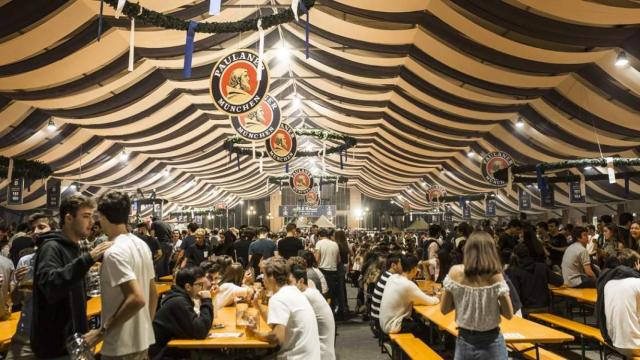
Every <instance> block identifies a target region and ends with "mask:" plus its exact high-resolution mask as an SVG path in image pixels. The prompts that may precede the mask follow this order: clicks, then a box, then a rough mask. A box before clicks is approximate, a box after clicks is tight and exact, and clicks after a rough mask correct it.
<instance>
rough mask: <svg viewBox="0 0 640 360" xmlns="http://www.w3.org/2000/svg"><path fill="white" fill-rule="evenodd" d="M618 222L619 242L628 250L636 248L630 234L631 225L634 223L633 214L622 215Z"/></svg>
mask: <svg viewBox="0 0 640 360" xmlns="http://www.w3.org/2000/svg"><path fill="white" fill-rule="evenodd" d="M618 220H619V221H618V240H619V241H620V242H622V244H624V247H626V248H628V249H632V248H634V247H635V244H633V242H632V241H631V234H630V232H629V229H630V228H631V223H632V222H633V214H631V213H628V212H623V213H622V214H620V216H619V219H618Z"/></svg>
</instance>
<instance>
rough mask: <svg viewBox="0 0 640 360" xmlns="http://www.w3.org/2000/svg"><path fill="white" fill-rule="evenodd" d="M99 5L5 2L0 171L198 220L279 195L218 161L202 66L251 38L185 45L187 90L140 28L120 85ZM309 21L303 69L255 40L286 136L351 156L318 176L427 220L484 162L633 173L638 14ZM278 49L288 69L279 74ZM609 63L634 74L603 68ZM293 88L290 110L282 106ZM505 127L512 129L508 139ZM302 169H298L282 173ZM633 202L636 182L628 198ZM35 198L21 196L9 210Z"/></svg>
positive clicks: (411, 7) (195, 8) (517, 12)
mask: <svg viewBox="0 0 640 360" xmlns="http://www.w3.org/2000/svg"><path fill="white" fill-rule="evenodd" d="M36 3H37V2H36ZM141 3H142V4H143V5H144V6H147V7H149V8H152V9H155V10H158V11H163V12H166V13H172V14H173V15H175V16H178V17H180V18H183V19H196V20H198V21H202V19H204V21H231V20H237V19H240V18H246V17H249V18H250V17H253V16H255V14H256V8H257V6H256V7H253V6H252V5H256V4H257V3H263V4H264V5H263V6H261V8H262V11H263V13H264V12H266V11H271V10H270V8H269V7H268V4H270V3H269V2H260V1H256V0H233V1H227V2H225V3H224V4H223V7H222V9H223V11H222V14H221V15H220V16H219V17H216V18H211V17H209V16H208V15H207V4H208V2H207V1H196V2H193V1H185V0H162V1H158V0H142V1H141ZM30 4H31V3H30ZM99 4H100V2H99V1H96V0H75V1H63V0H55V1H46V2H44V3H43V4H40V5H37V6H36V5H33V6H31V5H30V7H32V8H29V9H25V8H24V6H25V5H24V3H23V2H20V1H17V0H14V1H8V2H6V1H3V2H0V54H2V55H1V56H0V119H1V121H0V154H2V155H6V156H20V157H27V158H30V159H38V160H42V161H46V162H48V163H50V164H51V165H52V166H53V168H54V169H55V170H56V176H57V177H60V178H62V179H64V180H66V183H68V182H70V181H79V182H80V183H82V184H83V185H84V187H83V189H84V190H85V191H88V192H91V193H100V192H102V191H104V189H107V188H118V189H128V190H133V189H135V188H137V187H141V188H143V189H145V190H151V189H156V192H157V193H158V196H161V197H163V198H167V199H169V200H170V201H171V202H172V203H175V204H183V205H190V206H196V207H198V206H210V205H211V204H212V203H213V202H214V201H217V200H227V201H228V202H229V203H231V204H233V203H234V202H236V201H237V200H238V199H239V198H259V197H264V196H265V195H267V194H268V193H270V192H272V191H276V187H275V186H272V187H270V188H269V189H268V190H267V188H266V187H265V183H266V177H267V176H268V175H269V174H271V175H280V174H282V172H283V167H282V166H279V165H277V164H275V163H272V162H270V161H266V162H265V166H264V170H265V172H264V173H262V174H260V173H259V171H258V163H257V162H256V161H253V160H252V159H250V158H248V157H244V158H241V159H240V170H238V168H237V164H236V162H235V159H233V161H231V162H230V161H229V158H228V157H227V154H226V152H225V151H224V150H223V149H222V146H221V144H222V141H223V140H224V139H225V138H226V137H227V136H229V135H231V134H232V133H233V130H232V129H231V128H230V126H229V124H228V121H227V117H226V116H225V115H224V114H222V113H220V112H219V111H217V110H216V109H215V107H214V106H213V104H212V102H211V99H210V97H209V90H208V79H209V73H210V71H211V67H212V64H213V63H215V62H216V61H217V59H219V58H220V57H221V56H222V55H223V54H224V52H225V51H227V50H228V49H234V48H256V47H257V40H258V35H257V33H245V34H240V35H238V34H231V35H230V34H215V35H207V34H198V35H197V36H196V43H195V49H196V52H195V54H194V60H193V75H192V78H191V79H188V80H185V79H183V78H182V65H183V52H184V41H185V33H184V32H179V31H173V30H165V29H158V28H153V27H150V26H146V25H144V24H140V23H137V24H136V29H137V30H136V50H135V70H134V71H133V72H128V71H127V59H128V49H129V44H128V39H129V29H128V27H129V21H128V19H124V18H121V19H119V20H116V19H115V18H114V17H113V9H111V8H110V7H108V6H107V7H105V24H104V25H105V26H104V31H103V35H102V39H101V41H100V42H97V41H96V32H97V24H98V16H97V14H98V8H99ZM247 5H248V6H247ZM310 18H311V36H310V46H311V51H310V53H311V58H310V59H308V60H307V59H305V58H304V41H303V39H304V24H294V23H291V24H286V25H283V26H281V27H280V28H279V29H278V28H274V29H271V30H269V31H268V32H267V36H266V45H267V46H266V48H267V59H268V61H269V66H270V68H271V77H272V85H271V89H272V90H271V92H272V94H273V95H274V96H275V97H276V98H278V99H279V101H280V104H281V107H282V108H283V113H284V115H285V116H289V117H290V118H289V122H290V123H292V124H293V125H294V126H302V125H303V124H304V125H305V126H312V127H322V128H327V129H331V130H335V131H339V132H343V133H346V134H349V135H351V136H354V137H356V138H357V139H358V141H359V143H358V146H357V147H356V148H355V149H353V150H351V151H350V152H349V159H348V161H347V163H346V166H345V167H344V169H340V166H339V158H338V155H337V154H336V155H332V156H329V157H328V159H327V170H328V172H329V173H330V174H341V175H346V176H349V177H351V179H352V180H350V181H349V186H351V187H356V188H358V189H360V190H361V191H362V192H363V193H365V194H366V195H368V196H371V197H375V198H391V197H394V198H395V199H399V198H398V197H397V196H398V194H400V196H401V198H400V199H401V201H405V200H407V201H409V202H410V203H411V205H412V207H413V208H423V207H424V206H425V205H426V204H425V200H424V189H423V186H424V183H425V182H426V183H427V184H440V185H443V186H445V187H447V188H448V189H449V191H450V192H451V193H460V194H463V193H469V192H478V191H486V190H487V189H488V188H489V187H488V186H487V184H486V183H485V182H484V181H483V180H482V176H481V171H480V160H481V158H480V156H481V154H483V153H486V152H490V151H496V150H501V151H506V152H508V153H510V154H511V155H512V156H513V157H514V159H516V161H519V162H524V163H529V162H540V161H554V160H559V159H569V158H580V157H598V156H600V151H599V146H600V147H601V149H602V153H603V154H605V155H619V156H623V157H637V156H638V152H639V150H640V149H639V147H638V146H639V144H640V130H639V128H638V125H639V124H640V116H639V111H640V73H639V72H638V70H637V69H638V65H639V63H638V58H640V5H639V4H638V3H637V2H635V1H630V0H629V1H627V0H615V1H614V0H609V1H605V0H599V1H580V0H563V1H562V2H556V1H544V0H509V1H498V0H490V1H472V0H431V1H428V0H405V1H387V0H351V1H346V0H345V1H336V0H318V4H317V5H316V6H315V7H314V8H313V9H312V11H311V14H310ZM283 38H284V41H285V42H286V43H287V44H288V46H289V47H290V48H291V52H292V55H291V57H290V59H289V61H288V62H286V61H283V60H282V59H281V58H279V57H278V49H279V47H280V46H281V43H282V39H283ZM620 51H625V52H626V53H627V56H628V57H629V59H630V66H628V67H623V68H620V67H616V66H615V65H614V62H615V58H616V56H617V54H618V52H620ZM294 85H295V89H296V91H297V93H298V94H299V95H300V96H301V97H302V98H303V106H302V108H301V109H294V108H293V106H292V104H291V99H292V98H293V94H294ZM518 116H522V117H523V118H524V119H525V120H526V126H525V127H524V128H517V127H516V126H515V119H517V118H518ZM49 120H53V121H54V122H55V124H56V125H57V128H56V130H55V131H51V130H48V129H47V124H48V122H49ZM596 132H597V136H596ZM303 142H304V141H303ZM308 142H309V143H311V144H314V142H313V141H308ZM598 142H599V144H598ZM315 146H316V148H317V147H318V146H319V144H318V143H317V142H315ZM123 150H126V151H127V153H128V154H129V157H128V160H127V161H126V162H123V161H121V160H120V157H119V155H120V154H121V152H122V151H123ZM469 150H473V151H474V152H475V153H476V156H474V157H468V156H467V152H468V151H469ZM312 162H313V160H312V159H298V160H296V161H295V162H294V164H293V167H296V166H311V165H312ZM167 169H168V171H169V175H166V174H165V170H167ZM441 169H446V170H447V171H446V173H443V172H442V171H441ZM6 185H7V182H6V181H4V182H2V183H0V186H1V187H6ZM557 190H558V191H557V194H556V198H557V202H558V203H560V204H567V203H568V188H567V186H566V185H560V186H559V188H558V189H557ZM639 190H640V183H639V182H637V181H636V180H632V182H631V193H633V194H635V193H638V192H639ZM588 195H589V200H590V201H593V202H608V201H620V200H622V199H624V189H623V186H622V184H615V185H610V184H605V183H589V184H588ZM5 196H6V191H0V200H3V198H4V197H5ZM536 196H537V194H534V198H535V197H536ZM44 197H45V192H44V189H43V187H42V186H41V184H34V186H32V187H31V189H30V191H28V192H27V197H26V201H25V205H23V206H22V208H29V207H35V206H39V205H42V204H44ZM498 199H499V202H498V213H506V212H513V211H515V210H516V209H517V199H515V198H513V197H509V196H508V195H507V194H506V193H505V192H504V191H502V190H501V191H500V197H499V198H498ZM534 203H536V201H534ZM472 206H473V210H474V211H475V212H476V213H480V211H481V209H480V207H479V206H478V204H475V205H472Z"/></svg>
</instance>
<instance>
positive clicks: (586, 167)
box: [584, 166, 593, 170]
mask: <svg viewBox="0 0 640 360" xmlns="http://www.w3.org/2000/svg"><path fill="white" fill-rule="evenodd" d="M584 169H585V170H591V169H593V167H591V166H585V167H584Z"/></svg>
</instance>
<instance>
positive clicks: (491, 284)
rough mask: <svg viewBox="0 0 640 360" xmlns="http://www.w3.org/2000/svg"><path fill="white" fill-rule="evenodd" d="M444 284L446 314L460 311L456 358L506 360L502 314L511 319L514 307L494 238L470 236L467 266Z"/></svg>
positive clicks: (480, 233)
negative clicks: (500, 326) (501, 323)
mask: <svg viewBox="0 0 640 360" xmlns="http://www.w3.org/2000/svg"><path fill="white" fill-rule="evenodd" d="M442 285H443V286H444V293H443V295H442V308H441V311H442V313H443V314H445V315H446V314H448V313H450V312H451V311H453V310H454V309H455V310H456V325H457V326H458V338H457V339H456V352H455V357H454V358H455V359H495V360H506V359H507V347H506V344H505V341H504V337H503V336H502V334H501V333H500V328H499V325H500V315H502V316H504V317H505V318H507V319H511V318H512V317H513V307H512V305H511V299H510V298H509V286H508V285H507V282H506V281H505V280H504V276H503V275H502V264H501V263H500V257H499V256H498V250H497V249H496V246H495V242H494V241H493V238H492V237H491V235H489V234H488V233H486V232H484V231H476V232H474V233H472V234H471V236H469V239H468V240H467V243H466V245H465V247H464V260H463V264H462V265H456V266H454V267H452V268H451V270H450V271H449V274H448V275H447V277H446V278H445V279H444V282H443V284H442ZM387 286H388V285H387ZM385 294H386V291H385Z"/></svg>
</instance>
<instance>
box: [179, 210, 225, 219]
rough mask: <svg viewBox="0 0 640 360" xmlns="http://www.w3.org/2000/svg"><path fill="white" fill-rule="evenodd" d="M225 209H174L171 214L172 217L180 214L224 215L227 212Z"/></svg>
mask: <svg viewBox="0 0 640 360" xmlns="http://www.w3.org/2000/svg"><path fill="white" fill-rule="evenodd" d="M225 213H226V210H225V211H222V210H220V209H211V210H197V211H172V212H171V213H170V214H169V215H170V216H171V217H179V216H191V215H193V216H209V215H222V214H225Z"/></svg>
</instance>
